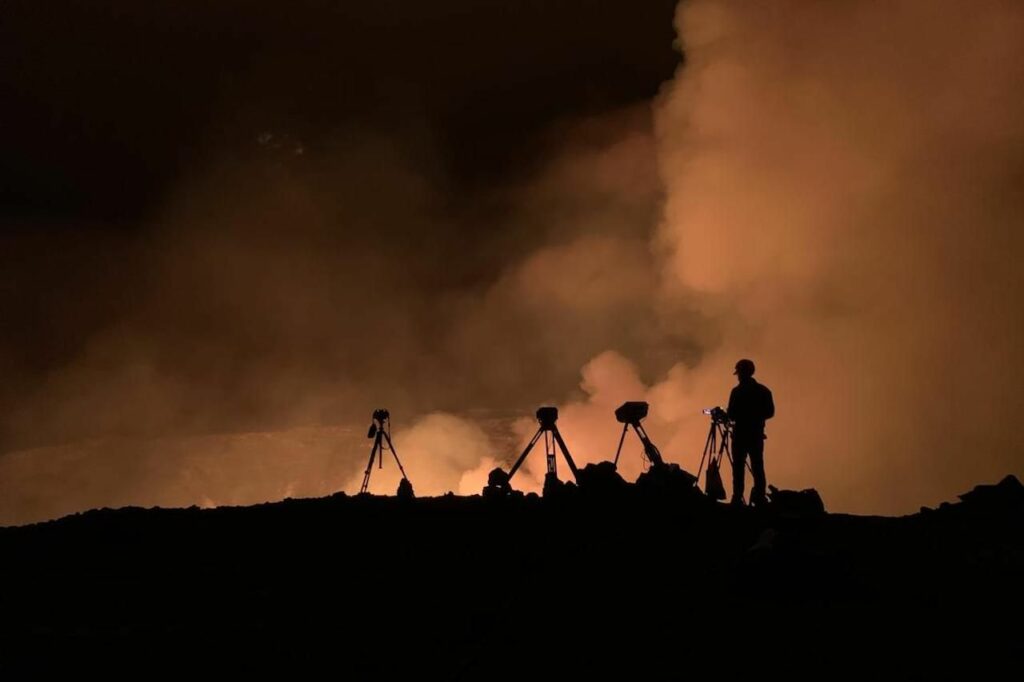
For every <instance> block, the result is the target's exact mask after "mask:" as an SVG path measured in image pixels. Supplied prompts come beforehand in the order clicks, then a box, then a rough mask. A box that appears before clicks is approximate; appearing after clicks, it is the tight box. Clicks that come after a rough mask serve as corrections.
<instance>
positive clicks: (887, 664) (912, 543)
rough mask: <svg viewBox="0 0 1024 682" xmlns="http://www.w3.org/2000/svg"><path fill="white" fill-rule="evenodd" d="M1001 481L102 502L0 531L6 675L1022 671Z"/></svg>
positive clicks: (1018, 567)
mask: <svg viewBox="0 0 1024 682" xmlns="http://www.w3.org/2000/svg"><path fill="white" fill-rule="evenodd" d="M1013 482H1015V480H1014V481H1011V482H1008V483H1006V484H1005V485H1003V486H1001V487H996V488H993V489H989V490H985V491H982V492H981V493H979V495H978V496H976V497H975V498H973V499H972V498H969V499H968V500H967V501H964V502H961V503H957V504H955V505H951V506H947V507H944V508H941V509H938V510H935V511H931V512H926V513H922V514H918V515H914V516H911V517H905V518H869V517H851V516H843V515H825V516H818V517H814V516H803V517H801V516H792V515H781V514H779V513H777V512H773V511H761V512H757V511H754V510H745V509H741V510H733V509H729V508H725V507H722V506H717V505H711V504H699V503H695V502H694V500H692V499H683V498H675V497H672V498H668V499H664V498H663V499H657V500H655V499H650V498H645V497H642V496H639V495H626V496H622V497H621V498H616V499H598V498H593V497H588V496H585V495H578V496H576V497H574V498H573V499H571V500H563V501H561V502H555V501H553V500H542V499H537V498H533V497H528V498H520V499H502V500H486V499H481V498H457V497H443V498H433V499H421V500H416V501H413V502H405V503H403V502H401V501H399V500H396V499H394V498H376V497H375V498H351V497H345V496H344V495H338V496H334V497H331V498H326V499H315V500H290V501H285V502H281V503H278V504H266V505H261V506H257V507H249V508H231V509H216V510H207V511H202V510H198V509H180V510H171V509H167V510H160V509H152V510H143V509H122V510H116V511H111V510H101V511H94V512H89V513H86V514H81V515H77V516H74V517H69V518H65V519H62V520H60V521H56V522H52V523H46V524H40V525H36V526H31V527H25V528H8V529H0V557H2V564H0V588H2V596H0V614H2V616H0V618H2V635H3V645H2V646H3V651H2V654H3V655H2V657H0V667H2V668H3V671H4V672H11V671H17V672H19V673H20V674H21V675H23V674H24V673H25V672H32V671H35V672H36V673H46V672H52V671H54V670H65V671H73V672H84V671H86V670H100V671H104V672H108V671H113V670H117V671H118V672H122V673H129V674H133V675H137V676H140V677H143V678H147V677H153V676H163V675H165V674H168V673H171V674H178V675H185V674H187V675H189V676H190V677H197V676H198V677H206V676H210V675H213V674H230V675H232V677H236V676H248V675H251V674H267V673H280V674H282V675H287V676H288V677H289V678H290V677H292V676H293V675H295V674H297V673H302V672H314V671H323V672H324V673H325V674H330V675H332V676H336V677H340V678H343V679H398V678H399V677H404V678H406V679H408V678H415V679H492V678H508V677H513V676H520V675H521V676H524V677H525V676H530V677H531V678H533V677H536V678H537V679H549V678H551V677H554V676H561V677H569V678H571V679H575V678H577V677H581V676H583V675H588V676H591V677H599V678H607V677H622V678H626V679H638V678H640V679H649V678H657V679H666V678H683V677H688V676H689V675H691V674H693V673H696V672H705V671H707V672H715V673H722V674H729V673H739V672H748V671H761V672H763V673H764V674H776V673H777V674H782V675H784V676H785V675H790V674H792V673H798V672H804V673H807V674H813V675H816V676H817V675H822V674H825V675H829V676H830V677H831V676H834V675H838V674H842V673H848V672H851V671H854V670H868V671H872V672H873V673H877V674H884V675H885V676H887V677H889V676H893V675H896V674H901V673H903V672H907V671H921V672H933V671H938V672H951V671H953V670H956V669H960V668H963V667H968V668H981V669H990V670H995V669H997V668H999V667H1002V666H1004V665H1007V664H1008V665H1009V666H1011V668H1010V669H1011V670H1016V668H1017V667H1018V666H1019V662H1020V660H1021V658H1020V654H1021V644H1020V639H1021V632H1022V629H1021V626H1020V622H1021V613H1022V611H1021V608H1022V606H1024V590H1022V589H1021V587H1022V585H1021V581H1022V575H1024V571H1022V569H1024V500H1022V499H1021V494H1020V490H1019V484H1017V487H1015V486H1014V485H1013ZM12 679H13V678H12ZM19 679H20V675H19Z"/></svg>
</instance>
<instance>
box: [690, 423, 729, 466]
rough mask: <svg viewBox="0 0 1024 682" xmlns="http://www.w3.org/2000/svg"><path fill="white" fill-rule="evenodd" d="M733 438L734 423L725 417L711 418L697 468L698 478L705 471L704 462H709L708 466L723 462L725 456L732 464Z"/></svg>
mask: <svg viewBox="0 0 1024 682" xmlns="http://www.w3.org/2000/svg"><path fill="white" fill-rule="evenodd" d="M731 438H732V425H731V424H730V423H729V422H728V421H727V420H724V419H716V418H715V417H712V418H711V428H710V429H709V430H708V438H707V440H706V441H704V454H703V455H701V458H700V467H699V468H698V469H697V479H698V480H699V479H700V475H701V472H703V471H704V462H705V461H706V462H707V463H708V467H710V466H712V465H713V464H714V465H719V466H720V465H721V464H722V457H723V455H724V456H725V458H726V459H728V460H729V466H730V467H731V466H732V446H731V444H730V442H729V441H730V439H731Z"/></svg>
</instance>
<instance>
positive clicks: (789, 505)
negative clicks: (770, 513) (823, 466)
mask: <svg viewBox="0 0 1024 682" xmlns="http://www.w3.org/2000/svg"><path fill="white" fill-rule="evenodd" d="M768 491H769V494H768V499H769V503H770V505H771V508H772V509H773V510H774V511H775V512H776V513H777V514H780V515H782V516H800V517H814V516H824V514H825V503H824V502H822V500H821V495H819V494H818V491H817V490H815V489H814V488H806V489H804V490H779V489H778V488H776V487H775V486H773V485H770V486H768Z"/></svg>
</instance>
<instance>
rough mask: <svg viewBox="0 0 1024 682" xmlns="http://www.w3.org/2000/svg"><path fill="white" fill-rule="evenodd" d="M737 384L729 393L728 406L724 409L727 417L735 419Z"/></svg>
mask: <svg viewBox="0 0 1024 682" xmlns="http://www.w3.org/2000/svg"><path fill="white" fill-rule="evenodd" d="M737 388H739V387H738V386H736V387H733V389H732V392H731V393H730V394H729V407H727V408H726V409H725V413H726V414H727V415H729V419H733V420H735V419H736V402H737V401H736V389H737Z"/></svg>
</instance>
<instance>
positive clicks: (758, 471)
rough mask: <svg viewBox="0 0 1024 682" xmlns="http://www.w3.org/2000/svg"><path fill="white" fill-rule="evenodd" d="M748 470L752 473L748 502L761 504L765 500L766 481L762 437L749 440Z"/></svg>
mask: <svg viewBox="0 0 1024 682" xmlns="http://www.w3.org/2000/svg"><path fill="white" fill-rule="evenodd" d="M749 451H750V470H751V472H753V474H754V487H753V488H751V489H750V503H751V504H763V503H764V502H765V489H766V488H767V485H768V481H767V480H766V479H765V475H764V437H762V436H758V437H757V438H756V439H754V440H753V441H751V443H750V445H749Z"/></svg>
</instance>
